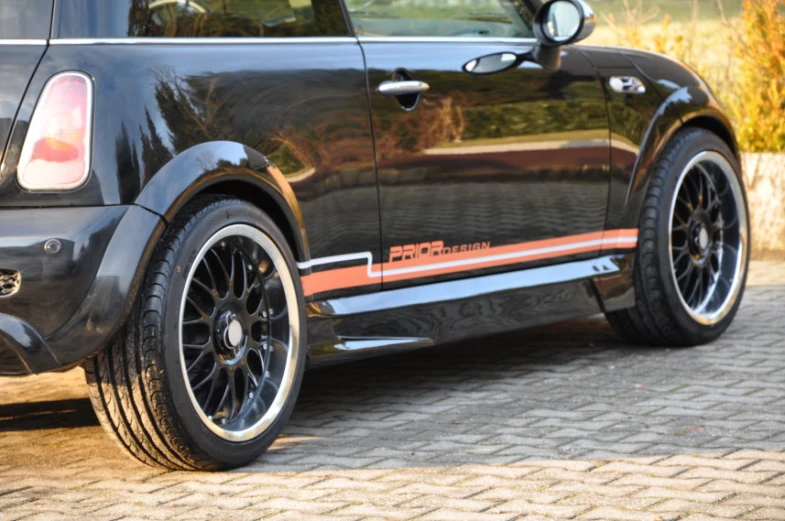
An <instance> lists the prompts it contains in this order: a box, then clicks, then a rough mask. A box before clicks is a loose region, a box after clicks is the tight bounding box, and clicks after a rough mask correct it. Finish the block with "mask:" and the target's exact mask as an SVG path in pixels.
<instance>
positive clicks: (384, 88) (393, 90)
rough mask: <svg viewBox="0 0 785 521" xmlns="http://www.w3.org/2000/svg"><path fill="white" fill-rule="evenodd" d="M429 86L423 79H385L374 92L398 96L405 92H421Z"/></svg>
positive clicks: (393, 96)
mask: <svg viewBox="0 0 785 521" xmlns="http://www.w3.org/2000/svg"><path fill="white" fill-rule="evenodd" d="M430 88H431V86H430V85H428V84H427V83H425V82H424V81H385V82H384V83H382V84H381V85H379V88H378V89H376V92H378V93H379V94H381V95H382V96H390V97H391V98H397V97H398V96H406V95H407V94H422V93H423V92H426V91H428V89H430Z"/></svg>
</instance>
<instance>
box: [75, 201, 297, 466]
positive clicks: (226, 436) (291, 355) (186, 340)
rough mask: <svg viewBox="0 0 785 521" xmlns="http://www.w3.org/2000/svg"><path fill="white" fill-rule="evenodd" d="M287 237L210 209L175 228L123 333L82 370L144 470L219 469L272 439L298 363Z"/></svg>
mask: <svg viewBox="0 0 785 521" xmlns="http://www.w3.org/2000/svg"><path fill="white" fill-rule="evenodd" d="M296 273H297V272H296V265H295V261H294V257H293V255H292V253H291V251H290V250H289V248H288V246H287V243H286V241H285V239H284V237H283V234H282V233H281V232H280V230H278V228H277V227H276V226H275V224H274V223H273V222H272V220H271V219H270V218H269V217H267V216H266V215H265V214H264V213H262V212H261V211H259V210H258V209H257V208H255V207H254V206H252V205H250V204H248V203H246V202H243V201H239V200H233V199H215V198H207V199H201V200H198V201H196V202H195V203H194V204H192V205H190V206H189V207H188V208H187V209H186V210H185V211H184V212H183V214H182V216H180V217H179V218H178V219H177V220H176V221H175V222H174V223H173V224H172V226H171V227H170V229H169V230H168V231H167V233H166V235H165V237H164V239H163V240H162V242H161V244H160V245H159V247H158V249H157V251H156V254H155V257H154V260H153V262H152V264H151V266H150V268H149V270H148V273H147V276H146V279H145V282H144V287H143V288H142V290H141V294H140V297H139V301H138V303H137V306H136V309H135V312H134V313H133V316H132V317H131V319H130V321H129V323H128V325H127V327H126V332H125V334H124V335H122V336H121V337H120V338H118V339H117V340H116V341H115V342H114V343H113V344H112V345H110V346H109V347H107V349H106V350H105V351H104V352H103V353H101V354H100V355H99V356H97V357H96V358H95V359H93V360H90V361H88V362H87V364H86V366H85V368H86V373H87V381H88V384H89V388H90V397H91V400H92V402H93V405H94V407H95V409H96V412H97V414H98V417H99V419H100V420H101V423H102V424H103V426H104V427H105V429H106V430H107V431H108V432H109V433H110V435H112V436H113V437H114V438H115V439H116V440H117V441H118V442H119V444H120V445H121V446H122V447H123V448H125V449H126V450H127V451H128V452H129V453H130V454H131V455H132V456H134V457H135V458H137V459H139V460H140V461H142V462H144V463H147V464H150V465H155V466H163V467H167V468H175V469H199V470H216V469H222V468H231V467H236V466H240V465H243V464H246V463H248V462H250V461H252V460H253V459H254V458H256V457H257V456H258V455H260V454H261V453H262V452H264V450H265V449H267V447H268V446H269V445H270V444H272V442H273V441H274V440H275V438H276V437H277V436H278V435H279V433H280V432H281V430H282V429H283V426H284V424H285V422H286V421H287V419H288V417H289V415H290V413H291V411H292V408H293V407H294V403H295V400H296V397H297V393H298V391H299V388H300V382H301V380H302V373H303V370H304V362H305V339H304V335H303V330H302V328H303V326H304V324H305V317H304V305H303V298H302V290H301V288H300V283H299V279H298V277H296V276H295V274H296Z"/></svg>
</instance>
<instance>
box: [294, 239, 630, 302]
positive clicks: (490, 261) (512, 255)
mask: <svg viewBox="0 0 785 521" xmlns="http://www.w3.org/2000/svg"><path fill="white" fill-rule="evenodd" d="M637 238H638V230H637V229H626V230H610V231H604V232H593V233H584V234H580V235H571V236H568V237H559V238H555V239H545V240H539V241H531V242H525V243H520V244H511V245H507V246H497V247H493V248H486V249H482V250H473V251H465V252H460V253H453V254H448V255H441V256H432V257H426V258H420V259H411V260H405V261H397V262H387V263H382V264H372V265H370V266H369V265H368V264H362V265H359V266H350V267H345V268H336V269H332V270H325V271H320V272H316V273H312V274H310V275H305V276H303V277H302V283H303V291H304V292H305V295H306V296H311V295H315V294H317V293H323V292H326V291H336V290H340V289H348V288H355V287H362V286H368V285H371V284H378V283H380V282H382V278H383V279H384V282H398V281H403V280H411V279H417V278H424V277H433V276H438V275H448V274H451V273H460V272H462V271H473V270H479V269H486V268H494V267H499V266H507V265H510V264H520V263H524V262H532V261H537V260H543V259H551V258H558V257H564V256H568V255H576V254H579V253H589V252H601V251H612V250H632V249H635V247H636V246H637ZM382 274H383V275H382Z"/></svg>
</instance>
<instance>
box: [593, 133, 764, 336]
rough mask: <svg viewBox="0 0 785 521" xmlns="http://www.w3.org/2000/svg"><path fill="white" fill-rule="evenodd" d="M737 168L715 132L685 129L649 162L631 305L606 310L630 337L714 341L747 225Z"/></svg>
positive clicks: (738, 287) (743, 262)
mask: <svg viewBox="0 0 785 521" xmlns="http://www.w3.org/2000/svg"><path fill="white" fill-rule="evenodd" d="M747 214H748V212H747V202H746V195H745V192H744V185H743V182H742V178H741V168H740V167H739V164H738V161H737V160H736V158H735V156H734V154H733V153H732V152H731V150H730V149H729V148H728V146H727V145H726V144H725V142H723V141H722V140H721V139H720V138H719V137H717V136H716V135H715V134H712V133H710V132H708V131H706V130H701V129H685V130H682V131H681V132H680V133H679V134H677V135H676V136H675V137H674V139H673V140H672V141H671V142H670V143H669V144H668V146H667V147H666V148H665V150H664V152H663V153H662V156H661V157H660V159H659V160H658V161H657V163H656V164H655V165H654V167H653V171H652V179H651V185H650V187H649V189H648V192H647V194H646V201H645V204H644V208H643V213H642V216H641V221H640V235H639V244H638V252H637V256H636V265H635V272H634V280H635V292H636V302H635V307H633V308H632V309H628V310H623V311H617V312H613V313H609V314H608V315H607V317H608V321H609V322H610V323H611V325H612V326H613V327H614V329H616V331H618V332H619V333H621V334H622V335H623V336H624V337H626V338H627V339H629V340H632V341H634V342H636V343H643V344H647V345H655V346H656V345H660V346H674V347H676V346H692V345H698V344H705V343H708V342H712V341H714V340H716V339H717V338H718V337H719V336H720V335H721V334H722V333H723V332H724V331H725V330H726V329H727V328H728V326H729V325H730V323H731V322H732V321H733V318H734V316H735V315H736V312H737V310H738V308H739V305H740V303H741V298H742V295H743V293H744V286H745V283H746V278H747V269H748V263H749V249H750V232H749V224H748V218H747Z"/></svg>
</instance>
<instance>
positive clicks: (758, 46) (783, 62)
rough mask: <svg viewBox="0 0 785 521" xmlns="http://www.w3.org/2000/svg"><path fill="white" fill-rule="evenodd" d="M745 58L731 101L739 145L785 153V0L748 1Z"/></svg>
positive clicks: (742, 42)
mask: <svg viewBox="0 0 785 521" xmlns="http://www.w3.org/2000/svg"><path fill="white" fill-rule="evenodd" d="M734 51H735V54H736V56H737V58H738V59H739V62H738V64H737V69H736V70H737V72H738V74H737V77H736V80H735V85H734V88H733V91H732V94H733V95H732V96H731V97H730V98H729V99H728V100H727V102H728V105H729V108H730V111H731V113H732V115H733V118H734V120H735V122H736V131H737V133H738V138H739V145H740V147H741V148H742V149H743V150H746V151H749V152H783V151H785V0H744V6H743V9H742V15H741V28H740V31H739V32H738V33H736V34H734Z"/></svg>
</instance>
